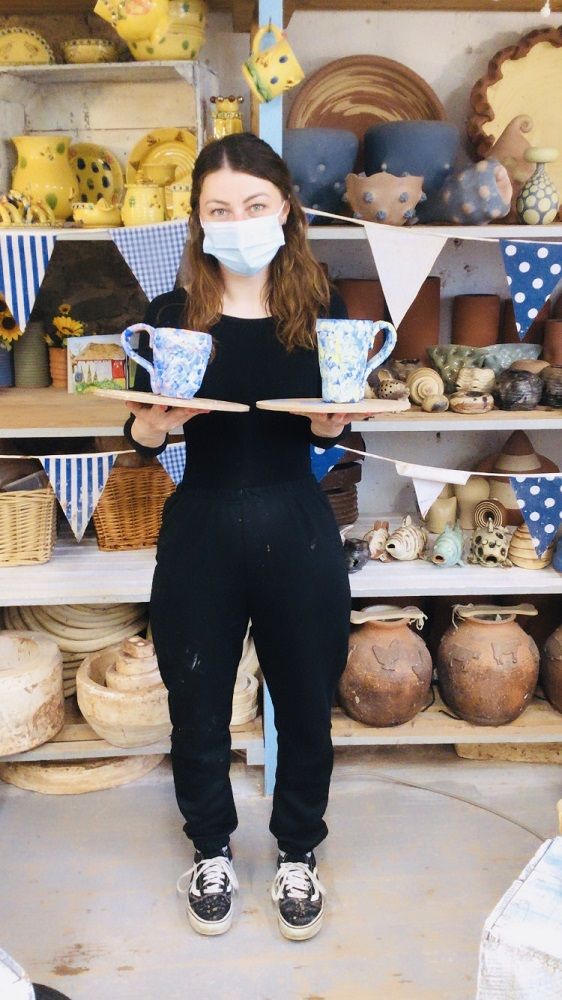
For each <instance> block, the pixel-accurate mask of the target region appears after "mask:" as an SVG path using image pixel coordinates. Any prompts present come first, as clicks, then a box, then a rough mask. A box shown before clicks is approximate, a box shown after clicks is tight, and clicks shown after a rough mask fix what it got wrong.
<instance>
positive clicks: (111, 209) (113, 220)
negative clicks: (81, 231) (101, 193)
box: [72, 198, 121, 226]
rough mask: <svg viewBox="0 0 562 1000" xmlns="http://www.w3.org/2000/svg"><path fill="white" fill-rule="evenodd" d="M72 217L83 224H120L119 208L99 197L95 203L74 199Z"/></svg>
mask: <svg viewBox="0 0 562 1000" xmlns="http://www.w3.org/2000/svg"><path fill="white" fill-rule="evenodd" d="M72 218H73V219H74V221H75V222H81V223H82V225H84V226H120V225H121V210H120V209H119V207H118V206H117V205H111V204H110V203H109V202H108V201H106V200H105V198H100V199H99V200H98V201H97V202H96V203H95V204H94V203H93V202H92V201H86V202H84V201H75V202H74V203H73V205H72Z"/></svg>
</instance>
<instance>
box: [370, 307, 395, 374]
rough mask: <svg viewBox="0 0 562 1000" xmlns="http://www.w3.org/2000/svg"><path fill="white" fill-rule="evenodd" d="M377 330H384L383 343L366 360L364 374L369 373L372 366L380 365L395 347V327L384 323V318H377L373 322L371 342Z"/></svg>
mask: <svg viewBox="0 0 562 1000" xmlns="http://www.w3.org/2000/svg"><path fill="white" fill-rule="evenodd" d="M379 330H384V343H383V345H382V347H381V349H380V351H378V352H377V353H376V354H375V355H374V356H373V357H372V358H371V359H370V360H369V361H368V362H367V368H366V372H365V374H366V375H370V374H371V372H372V371H373V369H374V368H376V367H377V366H378V365H381V364H382V362H383V361H386V359H387V358H388V356H389V355H390V354H392V352H393V350H394V348H395V347H396V341H397V339H398V334H397V333H396V329H395V328H394V327H393V325H392V323H386V322H385V321H384V320H377V322H376V323H375V324H374V330H373V343H374V340H375V335H376V334H377V333H378V332H379Z"/></svg>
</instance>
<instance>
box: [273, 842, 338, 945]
mask: <svg viewBox="0 0 562 1000" xmlns="http://www.w3.org/2000/svg"><path fill="white" fill-rule="evenodd" d="M325 894H326V890H325V888H324V886H323V885H322V883H321V882H320V879H319V877H318V869H317V867H316V858H315V857H314V853H313V852H312V851H309V852H308V854H304V855H302V856H301V857H297V856H292V855H291V856H289V855H288V854H284V853H283V851H281V852H280V854H279V857H278V859H277V875H276V876H275V879H274V882H273V886H272V889H271V896H272V898H273V901H274V903H276V904H277V916H278V920H279V930H280V931H281V933H282V935H283V937H286V938H289V939H290V940H291V941H306V940H307V939H308V938H311V937H314V935H315V934H318V931H319V930H320V928H321V926H322V921H323V919H324V896H325Z"/></svg>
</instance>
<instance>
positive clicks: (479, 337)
mask: <svg viewBox="0 0 562 1000" xmlns="http://www.w3.org/2000/svg"><path fill="white" fill-rule="evenodd" d="M499 325H500V297H499V295H455V298H454V299H453V319H452V330H451V343H452V344H466V345H467V346H468V347H490V346H491V345H492V344H497V342H498V333H499Z"/></svg>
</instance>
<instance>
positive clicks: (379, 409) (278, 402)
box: [256, 398, 410, 414]
mask: <svg viewBox="0 0 562 1000" xmlns="http://www.w3.org/2000/svg"><path fill="white" fill-rule="evenodd" d="M256 406H257V408H258V410H275V411H278V412H281V413H365V414H370V413H400V412H401V411H402V410H409V409H410V403H409V400H407V399H360V400H359V402H358V403H327V402H326V400H325V399H313V398H306V399H260V400H258V402H257V403H256Z"/></svg>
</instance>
